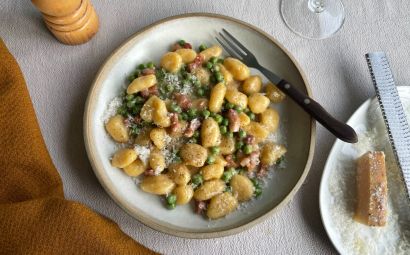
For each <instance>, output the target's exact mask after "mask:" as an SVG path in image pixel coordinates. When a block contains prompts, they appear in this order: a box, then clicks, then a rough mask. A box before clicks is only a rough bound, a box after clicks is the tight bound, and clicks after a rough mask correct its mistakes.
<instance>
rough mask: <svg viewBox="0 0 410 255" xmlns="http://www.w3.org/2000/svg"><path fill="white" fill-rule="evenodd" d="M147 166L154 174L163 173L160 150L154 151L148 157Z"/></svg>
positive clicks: (162, 159) (162, 156)
mask: <svg viewBox="0 0 410 255" xmlns="http://www.w3.org/2000/svg"><path fill="white" fill-rule="evenodd" d="M149 166H150V167H151V168H152V169H153V170H154V172H155V173H156V174H158V173H161V172H162V171H164V169H165V167H166V165H165V158H164V155H163V154H162V153H161V151H160V150H158V149H154V150H153V151H152V152H151V154H150V156H149Z"/></svg>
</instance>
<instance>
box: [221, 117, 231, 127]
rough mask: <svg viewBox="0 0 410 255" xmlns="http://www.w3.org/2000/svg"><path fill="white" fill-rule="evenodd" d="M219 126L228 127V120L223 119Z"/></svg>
mask: <svg viewBox="0 0 410 255" xmlns="http://www.w3.org/2000/svg"><path fill="white" fill-rule="evenodd" d="M221 125H222V126H228V125H229V120H228V119H227V118H223V120H222V123H221Z"/></svg>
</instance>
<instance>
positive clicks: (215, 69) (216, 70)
mask: <svg viewBox="0 0 410 255" xmlns="http://www.w3.org/2000/svg"><path fill="white" fill-rule="evenodd" d="M220 70H221V68H220V67H219V66H217V65H215V64H214V67H213V68H212V72H214V73H216V72H219V71H220Z"/></svg>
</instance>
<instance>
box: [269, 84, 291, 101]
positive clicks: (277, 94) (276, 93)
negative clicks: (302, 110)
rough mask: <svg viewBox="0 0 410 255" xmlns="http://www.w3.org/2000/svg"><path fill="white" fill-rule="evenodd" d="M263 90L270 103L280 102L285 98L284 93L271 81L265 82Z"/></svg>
mask: <svg viewBox="0 0 410 255" xmlns="http://www.w3.org/2000/svg"><path fill="white" fill-rule="evenodd" d="M265 91H266V96H267V97H268V98H269V99H270V101H271V102H272V103H280V102H282V101H283V100H284V99H285V98H286V95H285V94H284V93H283V92H282V91H281V90H280V89H278V87H276V86H275V85H274V84H272V83H271V82H269V83H268V84H266V86H265Z"/></svg>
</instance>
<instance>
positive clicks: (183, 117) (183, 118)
mask: <svg viewBox="0 0 410 255" xmlns="http://www.w3.org/2000/svg"><path fill="white" fill-rule="evenodd" d="M181 118H182V120H185V121H186V120H188V114H187V113H186V112H183V113H181Z"/></svg>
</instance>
